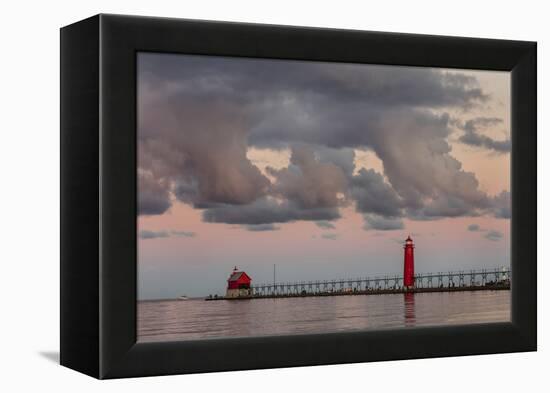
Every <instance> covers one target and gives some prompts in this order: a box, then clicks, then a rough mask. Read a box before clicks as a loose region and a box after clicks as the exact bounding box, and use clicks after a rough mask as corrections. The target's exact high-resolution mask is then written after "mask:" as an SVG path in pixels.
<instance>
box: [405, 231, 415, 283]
mask: <svg viewBox="0 0 550 393" xmlns="http://www.w3.org/2000/svg"><path fill="white" fill-rule="evenodd" d="M403 249H404V250H405V264H404V269H403V287H404V288H405V289H409V288H414V244H413V241H412V239H411V236H410V235H409V237H407V240H405V245H404V246H403Z"/></svg>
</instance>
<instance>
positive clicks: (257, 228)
mask: <svg viewBox="0 0 550 393" xmlns="http://www.w3.org/2000/svg"><path fill="white" fill-rule="evenodd" d="M245 228H246V229H247V230H248V231H250V232H268V231H278V230H279V229H280V228H279V227H278V226H276V225H273V224H257V225H246V226H245Z"/></svg>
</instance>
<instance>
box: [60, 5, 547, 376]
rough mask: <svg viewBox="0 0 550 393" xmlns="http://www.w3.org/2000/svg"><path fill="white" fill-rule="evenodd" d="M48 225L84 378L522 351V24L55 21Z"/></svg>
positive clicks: (67, 342)
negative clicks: (57, 99)
mask: <svg viewBox="0 0 550 393" xmlns="http://www.w3.org/2000/svg"><path fill="white" fill-rule="evenodd" d="M61 231H62V233H61V363H62V364H63V365H65V366H67V367H70V368H73V369H75V370H78V371H80V372H83V373H86V374H88V375H91V376H94V377H97V378H119V377H130V376H144V375H162V374H177V373H194V372H209V371H226V370H243V369H257V368H270V367H289V366H303V365H321V364H336V363H350V362H364V361H376V360H391V359H413V358H422V357H442V356H458V355H469V354H488V353H503V352H518V351H533V350H536V301H537V299H536V44H535V43H533V42H520V41H504V40H488V39H475V38H457V37H438V36H422V35H410V34H395V33H375V32H363V31H347V30H330V29H313V28H300V27H283V26H267V25H253V24H239V23H223V22H206V21H191V20H177V19H167V18H166V19H163V18H145V17H130V16H119V15H98V16H94V17H92V18H89V19H87V20H84V21H81V22H77V23H75V24H73V25H70V26H67V27H64V28H63V29H61Z"/></svg>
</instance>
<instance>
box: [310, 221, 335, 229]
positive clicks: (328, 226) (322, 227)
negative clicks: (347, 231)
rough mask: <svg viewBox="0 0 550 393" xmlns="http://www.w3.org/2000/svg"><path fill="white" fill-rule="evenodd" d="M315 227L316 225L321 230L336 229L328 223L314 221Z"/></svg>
mask: <svg viewBox="0 0 550 393" xmlns="http://www.w3.org/2000/svg"><path fill="white" fill-rule="evenodd" d="M315 225H317V226H318V227H319V228H321V229H335V228H336V226H335V225H334V224H333V223H332V222H330V221H316V222H315Z"/></svg>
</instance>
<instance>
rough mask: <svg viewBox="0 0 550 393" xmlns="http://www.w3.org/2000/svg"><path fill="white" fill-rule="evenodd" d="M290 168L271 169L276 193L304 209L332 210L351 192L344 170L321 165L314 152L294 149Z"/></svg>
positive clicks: (331, 165)
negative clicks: (348, 189)
mask: <svg viewBox="0 0 550 393" xmlns="http://www.w3.org/2000/svg"><path fill="white" fill-rule="evenodd" d="M290 164H291V165H290V166H288V167H287V168H283V169H280V170H276V169H273V168H267V170H268V172H269V174H270V175H271V176H273V177H274V178H275V179H276V180H275V183H274V184H273V193H274V194H275V195H276V196H279V197H282V198H284V199H286V200H288V201H291V202H294V203H295V204H296V205H297V206H299V207H301V208H303V209H315V208H332V207H337V206H338V205H340V203H341V201H340V200H339V195H343V194H344V193H345V192H346V189H347V179H346V176H345V174H344V172H343V171H342V169H341V168H340V167H338V166H336V165H334V164H333V163H321V162H320V161H319V160H318V159H317V158H316V157H315V153H314V150H313V149H311V148H308V147H304V146H300V147H293V149H292V155H291V157H290Z"/></svg>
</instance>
